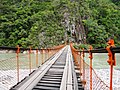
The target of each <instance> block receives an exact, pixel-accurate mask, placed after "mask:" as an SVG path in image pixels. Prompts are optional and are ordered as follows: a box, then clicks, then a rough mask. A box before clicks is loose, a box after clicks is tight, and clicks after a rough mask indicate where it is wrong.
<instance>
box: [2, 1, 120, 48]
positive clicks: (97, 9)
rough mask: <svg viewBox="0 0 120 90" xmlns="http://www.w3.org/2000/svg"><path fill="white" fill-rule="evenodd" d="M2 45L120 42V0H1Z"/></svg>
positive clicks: (95, 45) (118, 43)
mask: <svg viewBox="0 0 120 90" xmlns="http://www.w3.org/2000/svg"><path fill="white" fill-rule="evenodd" d="M0 2H1V3H0V46H14V47H15V46H16V45H20V46H21V47H29V46H32V47H33V48H35V47H39V48H41V47H52V46H54V45H58V44H62V43H64V42H70V41H73V42H76V43H80V44H86V43H87V44H92V45H93V46H94V47H105V46H106V42H107V40H108V39H109V38H111V37H112V38H114V40H115V43H116V45H120V1H119V0H1V1H0Z"/></svg>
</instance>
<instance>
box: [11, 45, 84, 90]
mask: <svg viewBox="0 0 120 90" xmlns="http://www.w3.org/2000/svg"><path fill="white" fill-rule="evenodd" d="M79 79H80V78H79V75H78V73H76V72H75V68H74V64H73V58H72V54H71V49H70V46H66V47H64V48H63V49H61V50H60V51H59V52H57V53H56V54H55V55H53V56H52V57H51V58H50V59H49V60H48V61H46V62H45V63H44V64H43V65H42V66H41V67H39V68H38V69H37V70H35V71H34V72H32V73H31V74H30V75H29V76H28V77H26V78H25V79H24V80H22V81H21V82H19V83H18V84H17V85H15V86H13V87H12V88H11V89H10V90H84V88H83V86H82V84H81V82H79ZM78 83H79V84H78Z"/></svg>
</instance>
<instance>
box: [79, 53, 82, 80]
mask: <svg viewBox="0 0 120 90" xmlns="http://www.w3.org/2000/svg"><path fill="white" fill-rule="evenodd" d="M81 64H82V62H81V52H80V63H79V65H80V78H81V76H82V71H81V70H82V65H81Z"/></svg>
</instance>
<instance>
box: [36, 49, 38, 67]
mask: <svg viewBox="0 0 120 90" xmlns="http://www.w3.org/2000/svg"><path fill="white" fill-rule="evenodd" d="M36 67H38V49H37V50H36Z"/></svg>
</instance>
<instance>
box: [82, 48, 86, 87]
mask: <svg viewBox="0 0 120 90" xmlns="http://www.w3.org/2000/svg"><path fill="white" fill-rule="evenodd" d="M82 57H83V58H82V59H83V60H82V64H83V65H82V66H83V74H82V75H83V84H84V86H85V84H86V80H85V63H84V62H85V61H84V57H85V53H84V48H83V51H82Z"/></svg>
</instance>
